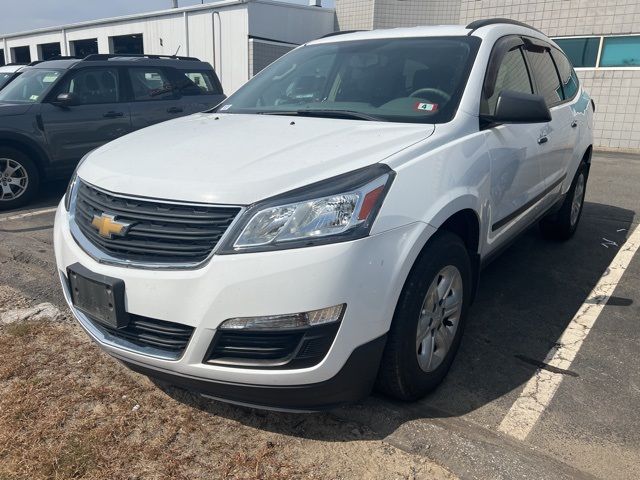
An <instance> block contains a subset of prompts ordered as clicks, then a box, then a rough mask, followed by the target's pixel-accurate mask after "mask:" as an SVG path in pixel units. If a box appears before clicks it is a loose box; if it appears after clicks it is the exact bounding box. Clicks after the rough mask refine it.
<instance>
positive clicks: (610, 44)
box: [600, 36, 640, 67]
mask: <svg viewBox="0 0 640 480" xmlns="http://www.w3.org/2000/svg"><path fill="white" fill-rule="evenodd" d="M600 66H601V67H640V36H634V37H605V38H604V43H603V45H602V55H601V57H600Z"/></svg>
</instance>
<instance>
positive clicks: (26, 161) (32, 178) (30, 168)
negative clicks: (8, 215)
mask: <svg viewBox="0 0 640 480" xmlns="http://www.w3.org/2000/svg"><path fill="white" fill-rule="evenodd" d="M0 158H10V159H11V160H14V161H16V162H18V163H19V164H20V165H22V166H23V167H24V169H25V170H26V172H27V175H28V176H29V184H28V185H27V189H26V191H25V192H24V193H23V194H22V195H20V196H19V197H18V198H16V199H15V200H9V201H0V210H9V209H12V208H17V207H21V206H22V205H25V204H27V203H28V202H30V201H31V199H32V198H33V197H34V195H35V194H36V192H37V191H38V188H39V186H40V175H39V172H38V168H37V167H36V164H35V163H34V162H33V161H32V160H31V159H30V158H29V157H28V156H27V155H26V154H24V153H23V152H21V151H19V150H16V149H14V148H9V147H0Z"/></svg>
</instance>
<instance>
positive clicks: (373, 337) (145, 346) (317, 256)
mask: <svg viewBox="0 0 640 480" xmlns="http://www.w3.org/2000/svg"><path fill="white" fill-rule="evenodd" d="M431 233H432V231H431V227H430V226H428V225H425V224H422V223H413V224H410V225H406V226H404V227H401V228H397V229H394V230H390V231H386V232H383V233H380V234H377V235H373V236H371V237H367V238H364V239H360V240H356V241H351V242H344V243H336V244H329V245H322V246H315V247H308V248H299V249H292V250H282V251H274V252H263V253H250V254H236V255H220V256H218V255H214V256H213V257H212V259H211V260H210V261H209V262H208V263H206V264H205V265H203V266H202V267H200V268H197V269H187V270H158V269H155V270H152V269H142V268H134V267H129V268H127V267H123V266H114V265H106V264H102V263H99V262H98V261H96V260H94V259H93V258H92V257H90V256H89V255H87V254H86V253H85V252H84V251H83V250H82V249H81V248H80V247H79V246H78V244H77V243H76V242H75V240H74V239H73V237H72V235H71V232H70V230H69V221H68V216H67V212H66V211H65V210H64V207H63V206H61V207H59V208H58V211H57V213H56V222H55V230H54V246H55V253H56V261H57V266H58V270H59V273H60V279H61V282H62V285H63V289H64V291H65V298H66V300H67V302H68V303H69V306H70V308H71V311H72V312H73V314H74V316H75V317H76V319H77V320H78V322H79V323H80V324H81V325H82V327H83V328H84V329H85V330H86V331H87V333H88V334H89V335H90V336H91V337H92V338H93V340H95V341H96V342H97V343H98V344H99V345H100V346H101V347H102V348H103V349H104V350H105V351H106V352H108V353H109V354H111V355H112V356H114V357H116V358H117V359H119V360H121V361H123V362H124V363H125V364H127V365H128V366H129V367H130V368H132V369H133V370H135V371H138V372H140V373H143V374H145V375H148V376H150V377H155V378H157V379H160V380H163V381H166V382H168V383H171V384H174V385H177V386H182V387H185V388H187V389H189V390H194V391H197V392H200V393H203V394H206V395H208V396H211V397H215V398H217V399H221V400H226V401H230V402H233V403H239V404H245V405H252V406H258V407H264V408H272V409H283V410H318V409H323V408H330V407H333V406H335V405H338V404H341V403H345V402H354V401H358V400H360V399H362V398H363V397H365V396H366V395H368V393H369V392H370V390H371V388H372V386H373V383H374V381H375V378H376V375H377V371H378V366H379V362H380V358H381V356H382V352H383V350H384V345H385V335H386V333H387V331H388V330H389V326H390V322H391V318H392V317H393V312H394V309H395V306H396V301H397V298H398V296H399V294H400V291H401V289H402V285H403V283H404V279H405V278H406V276H407V274H408V272H409V269H410V268H411V265H412V264H413V260H414V259H415V257H416V256H417V254H418V251H419V249H420V247H419V246H420V245H421V244H423V243H424V240H425V237H428V236H429V235H430V234H431ZM76 274H78V275H79V276H81V277H82V278H85V277H87V278H88V280H89V282H91V281H93V280H96V281H97V282H98V283H97V284H99V285H102V283H99V282H100V281H102V282H106V283H108V284H109V292H110V293H109V295H116V294H118V292H117V290H118V288H113V289H112V286H113V285H121V289H122V292H121V295H122V296H121V298H120V299H119V298H115V297H114V298H112V299H111V300H109V305H110V307H111V305H112V304H113V305H117V304H118V302H119V301H120V303H122V307H121V308H122V309H123V311H124V314H125V315H126V321H125V322H123V323H122V324H119V323H116V324H115V325H107V324H106V323H104V321H96V319H95V318H92V317H91V316H90V315H89V314H87V311H86V310H85V309H84V308H83V307H82V306H81V304H79V303H78V302H74V299H75V297H74V296H73V291H74V290H75V286H74V285H75V284H74V281H75V280H74V278H75V275H76ZM71 277H74V278H71ZM113 282H116V283H115V284H114V283H113ZM111 290H113V293H111ZM74 303H75V305H74ZM329 307H335V308H337V307H341V310H340V311H341V315H340V316H339V317H336V319H335V321H332V322H331V323H326V324H320V325H314V326H307V327H304V328H301V327H299V326H297V327H296V328H284V329H281V328H280V329H278V328H274V329H271V330H270V329H259V330H255V329H248V330H247V331H243V330H241V329H228V330H227V329H223V328H220V325H221V324H223V322H225V321H226V320H229V319H243V318H248V317H264V316H274V315H288V314H304V312H310V313H314V311H319V310H322V309H327V310H328V309H329ZM315 313H317V312H315ZM117 321H118V322H119V321H120V320H117Z"/></svg>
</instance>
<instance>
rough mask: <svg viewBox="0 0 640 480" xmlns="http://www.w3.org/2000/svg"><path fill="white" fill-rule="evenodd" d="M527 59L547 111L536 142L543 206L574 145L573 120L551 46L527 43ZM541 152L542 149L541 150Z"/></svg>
mask: <svg viewBox="0 0 640 480" xmlns="http://www.w3.org/2000/svg"><path fill="white" fill-rule="evenodd" d="M526 53H527V59H528V60H529V64H530V66H531V70H532V73H533V77H534V87H535V89H536V93H537V94H538V95H542V96H543V97H544V99H545V102H546V104H547V106H548V107H549V111H550V112H551V122H549V123H547V124H541V125H540V131H539V134H538V142H539V143H540V142H543V143H540V148H541V150H544V152H543V154H542V155H541V156H540V168H541V173H542V176H543V177H544V179H545V183H546V185H547V189H548V190H550V192H549V193H550V194H549V195H548V196H547V198H545V201H544V203H545V205H547V206H548V205H551V204H552V203H553V202H554V201H555V200H556V199H557V195H554V193H555V194H558V193H559V191H560V185H561V184H562V182H563V180H564V179H565V176H566V173H567V162H568V160H569V156H570V155H571V151H572V150H573V145H574V144H575V136H574V134H575V128H572V125H573V122H574V120H575V118H574V115H573V112H572V110H571V107H570V106H569V105H568V103H567V102H565V100H564V92H563V89H562V84H561V82H560V77H559V76H558V70H557V68H556V64H555V62H554V60H553V57H552V56H551V46H550V45H548V44H546V43H542V42H540V41H538V40H536V41H535V43H532V42H527V48H526ZM541 153H542V152H541Z"/></svg>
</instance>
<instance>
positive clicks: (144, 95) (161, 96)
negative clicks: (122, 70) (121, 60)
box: [128, 67, 176, 102]
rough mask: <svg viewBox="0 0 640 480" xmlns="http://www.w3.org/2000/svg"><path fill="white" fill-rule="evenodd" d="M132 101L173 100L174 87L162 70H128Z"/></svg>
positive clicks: (136, 68) (141, 68)
mask: <svg viewBox="0 0 640 480" xmlns="http://www.w3.org/2000/svg"><path fill="white" fill-rule="evenodd" d="M128 72H129V78H130V79H131V89H132V92H133V99H134V100H135V101H136V102H146V101H153V100H169V99H173V98H175V90H176V87H175V85H174V83H173V82H171V79H170V78H169V76H168V75H167V73H166V71H165V70H164V69H162V68H155V67H150V68H143V67H135V68H129V69H128Z"/></svg>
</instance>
